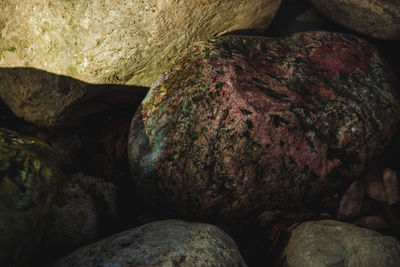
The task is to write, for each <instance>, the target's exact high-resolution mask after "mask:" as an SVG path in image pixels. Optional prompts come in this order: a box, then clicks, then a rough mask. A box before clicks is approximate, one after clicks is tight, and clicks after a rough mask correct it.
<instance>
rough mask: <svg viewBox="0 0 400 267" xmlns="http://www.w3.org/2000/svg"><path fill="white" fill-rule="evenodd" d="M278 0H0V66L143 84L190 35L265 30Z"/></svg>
mask: <svg viewBox="0 0 400 267" xmlns="http://www.w3.org/2000/svg"><path fill="white" fill-rule="evenodd" d="M280 3H281V0H245V1H243V0H218V1H215V0H212V1H211V0H183V1H172V0H147V1H142V0H132V1H122V0H105V1H104V0H89V1H88V0H74V1H64V0H57V1H54V0H7V1H2V4H1V9H2V12H1V14H0V32H1V35H0V59H1V60H0V67H32V68H35V69H40V70H45V71H48V72H50V73H55V74H58V75H66V76H70V77H73V78H76V79H79V80H82V81H84V82H87V83H96V84H97V83H99V84H104V83H113V84H115V83H118V84H129V85H138V86H150V85H151V83H152V82H153V81H154V80H155V79H156V78H157V77H158V76H159V75H160V73H161V72H162V71H163V70H164V69H166V68H167V67H168V66H169V64H171V63H173V62H174V60H175V59H176V58H177V57H179V55H180V53H181V52H182V51H183V49H185V48H187V47H188V46H189V45H190V44H191V43H192V42H193V41H200V40H205V38H208V37H210V36H215V35H220V34H224V33H227V32H231V31H235V30H242V29H257V28H266V27H267V26H268V25H269V24H270V22H271V20H272V18H273V17H274V15H275V13H276V12H277V10H278V8H279V5H280Z"/></svg>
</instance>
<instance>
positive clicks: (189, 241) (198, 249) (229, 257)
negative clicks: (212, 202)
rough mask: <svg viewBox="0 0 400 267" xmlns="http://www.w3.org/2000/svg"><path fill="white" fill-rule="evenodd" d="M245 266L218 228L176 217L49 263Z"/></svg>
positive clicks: (148, 225)
mask: <svg viewBox="0 0 400 267" xmlns="http://www.w3.org/2000/svg"><path fill="white" fill-rule="evenodd" d="M93 265H101V266H137V267H145V266H177V267H178V266H182V267H184V266H207V267H208V266H209V267H212V266H238V267H246V266H247V265H246V263H245V262H244V261H243V258H242V256H241V255H240V252H239V250H238V248H237V246H236V244H235V242H234V241H233V239H232V238H231V237H230V236H228V235H227V234H226V233H225V232H223V231H222V230H221V229H220V228H218V227H216V226H213V225H210V224H204V223H191V222H185V221H180V220H165V221H156V222H152V223H148V224H145V225H142V226H140V227H137V228H134V229H131V230H128V231H125V232H122V233H119V234H116V235H113V236H111V237H108V238H105V239H103V240H100V241H98V242H96V243H93V244H91V245H88V246H85V247H82V248H80V249H78V250H77V251H75V252H73V253H71V254H69V255H67V256H66V257H64V258H61V259H60V260H58V261H56V262H54V263H53V264H51V265H50V266H57V267H64V266H65V267H67V266H68V267H69V266H77V267H78V266H79V267H80V266H82V267H84V266H93Z"/></svg>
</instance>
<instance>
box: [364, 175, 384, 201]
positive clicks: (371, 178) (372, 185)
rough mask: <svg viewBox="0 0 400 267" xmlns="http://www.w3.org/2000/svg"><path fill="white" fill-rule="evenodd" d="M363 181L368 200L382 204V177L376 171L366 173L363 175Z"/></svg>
mask: <svg viewBox="0 0 400 267" xmlns="http://www.w3.org/2000/svg"><path fill="white" fill-rule="evenodd" d="M364 181H365V193H366V195H367V196H368V197H369V198H371V199H374V200H378V201H382V202H385V201H386V194H385V189H384V187H383V181H382V177H381V174H380V173H379V171H378V170H369V171H367V172H366V173H365V175H364Z"/></svg>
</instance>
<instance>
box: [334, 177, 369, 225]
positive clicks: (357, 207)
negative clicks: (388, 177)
mask: <svg viewBox="0 0 400 267" xmlns="http://www.w3.org/2000/svg"><path fill="white" fill-rule="evenodd" d="M363 200H364V183H363V182H362V181H360V180H356V181H354V182H353V183H352V184H351V185H350V186H349V188H348V189H347V191H346V192H345V193H344V195H343V197H342V199H341V200H340V207H339V211H338V216H339V218H341V219H349V218H354V217H356V216H358V215H359V214H360V211H361V207H362V204H363Z"/></svg>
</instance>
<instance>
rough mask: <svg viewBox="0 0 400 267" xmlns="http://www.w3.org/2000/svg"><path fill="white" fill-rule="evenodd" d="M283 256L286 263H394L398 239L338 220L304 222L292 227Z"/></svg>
mask: <svg viewBox="0 0 400 267" xmlns="http://www.w3.org/2000/svg"><path fill="white" fill-rule="evenodd" d="M284 258H285V264H286V265H284V266H288V267H303V266H304V267H306V266H307V267H317V266H318V267H325V266H326V267H328V266H363V267H376V266H385V267H397V266H400V241H399V240H397V239H396V238H395V237H391V236H383V235H381V234H379V233H377V232H375V231H373V230H370V229H367V228H361V227H358V226H356V225H353V224H349V223H343V222H340V221H333V220H322V221H313V222H305V223H302V224H301V225H300V226H298V227H297V228H296V229H294V230H293V231H292V233H291V237H290V240H289V243H288V245H287V246H286V248H285V251H284Z"/></svg>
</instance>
